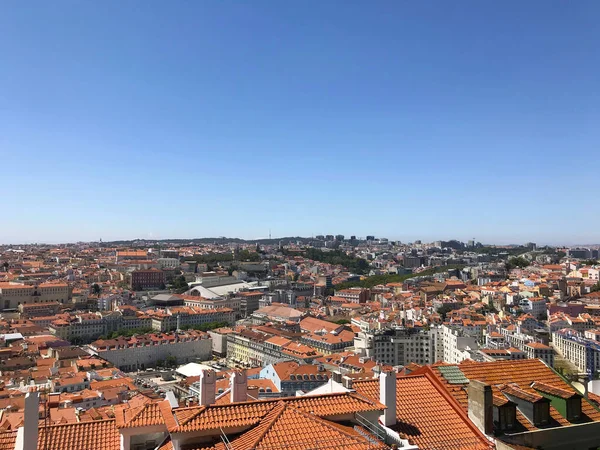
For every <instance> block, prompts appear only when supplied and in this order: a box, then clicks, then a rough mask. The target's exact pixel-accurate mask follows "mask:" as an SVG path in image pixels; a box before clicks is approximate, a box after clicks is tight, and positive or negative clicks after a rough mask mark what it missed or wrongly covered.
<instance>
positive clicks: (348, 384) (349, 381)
mask: <svg viewBox="0 0 600 450" xmlns="http://www.w3.org/2000/svg"><path fill="white" fill-rule="evenodd" d="M342 385H343V386H344V387H345V388H346V389H352V378H350V377H349V376H347V375H344V376H343V377H342Z"/></svg>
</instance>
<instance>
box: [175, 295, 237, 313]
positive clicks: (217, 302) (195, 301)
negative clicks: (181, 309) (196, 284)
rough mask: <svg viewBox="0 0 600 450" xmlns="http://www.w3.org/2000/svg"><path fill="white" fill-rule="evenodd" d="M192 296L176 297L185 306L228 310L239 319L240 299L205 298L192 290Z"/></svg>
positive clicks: (235, 297) (230, 297)
mask: <svg viewBox="0 0 600 450" xmlns="http://www.w3.org/2000/svg"><path fill="white" fill-rule="evenodd" d="M191 294H192V295H178V297H180V298H182V299H183V304H184V305H185V306H193V307H194V308H200V309H223V308H230V309H231V310H233V313H234V315H235V317H236V318H238V317H240V314H241V313H240V306H241V299H240V297H237V296H234V295H231V296H226V297H214V298H205V297H201V296H199V295H198V292H197V291H194V290H192V291H191Z"/></svg>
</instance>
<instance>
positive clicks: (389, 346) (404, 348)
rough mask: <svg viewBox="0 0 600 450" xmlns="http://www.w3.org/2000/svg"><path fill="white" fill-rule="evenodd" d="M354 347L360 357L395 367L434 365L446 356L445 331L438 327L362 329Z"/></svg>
mask: <svg viewBox="0 0 600 450" xmlns="http://www.w3.org/2000/svg"><path fill="white" fill-rule="evenodd" d="M354 349H355V351H356V352H357V353H358V354H359V355H361V356H366V357H370V358H373V359H374V361H375V362H377V363H380V364H388V365H392V366H405V365H407V364H409V363H411V362H414V363H417V364H433V363H434V362H436V361H441V360H442V359H443V355H444V347H443V340H442V331H441V329H440V328H437V327H432V328H430V329H428V330H420V329H417V328H389V329H385V330H371V331H366V330H363V331H360V332H359V333H358V334H357V335H356V337H355V338H354Z"/></svg>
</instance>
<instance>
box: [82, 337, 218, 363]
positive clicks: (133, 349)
mask: <svg viewBox="0 0 600 450" xmlns="http://www.w3.org/2000/svg"><path fill="white" fill-rule="evenodd" d="M88 349H89V350H90V352H91V353H93V354H94V355H97V356H98V357H100V358H102V359H104V360H106V361H108V362H110V363H112V364H113V365H114V366H115V367H118V368H119V369H121V370H124V371H134V370H139V369H145V368H148V367H153V366H155V365H156V363H157V362H158V361H166V360H167V359H168V358H169V357H174V358H176V359H177V362H178V363H187V362H190V361H192V360H207V359H211V357H212V339H211V338H210V336H209V335H208V334H206V333H203V332H200V331H188V332H185V333H170V334H162V333H156V334H147V335H142V336H134V337H131V338H122V337H121V338H118V339H108V340H98V341H95V342H93V343H92V344H90V345H89V346H88Z"/></svg>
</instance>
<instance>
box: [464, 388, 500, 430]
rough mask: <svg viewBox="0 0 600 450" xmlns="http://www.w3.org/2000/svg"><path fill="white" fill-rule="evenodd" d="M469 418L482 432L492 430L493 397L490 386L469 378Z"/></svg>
mask: <svg viewBox="0 0 600 450" xmlns="http://www.w3.org/2000/svg"><path fill="white" fill-rule="evenodd" d="M468 396H469V419H471V421H472V422H473V423H474V424H475V425H476V426H477V428H479V429H480V430H481V431H482V432H483V433H484V434H487V435H491V434H492V433H493V432H494V399H493V397H492V387H491V386H490V385H489V384H485V383H482V382H481V381H477V380H471V381H470V382H469V389H468Z"/></svg>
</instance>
